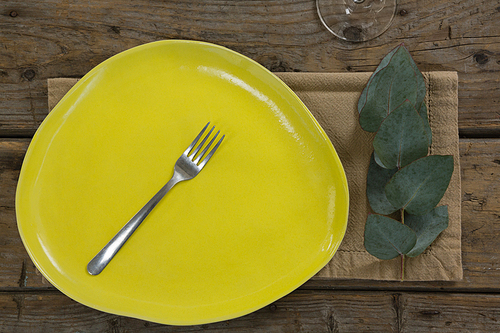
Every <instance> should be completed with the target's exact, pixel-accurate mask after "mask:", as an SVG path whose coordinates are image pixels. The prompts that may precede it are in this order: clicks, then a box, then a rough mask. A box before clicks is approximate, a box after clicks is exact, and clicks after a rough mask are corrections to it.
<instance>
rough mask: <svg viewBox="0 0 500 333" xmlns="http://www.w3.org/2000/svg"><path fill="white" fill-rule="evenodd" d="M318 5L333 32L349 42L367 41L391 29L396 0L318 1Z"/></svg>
mask: <svg viewBox="0 0 500 333" xmlns="http://www.w3.org/2000/svg"><path fill="white" fill-rule="evenodd" d="M316 8H317V10H318V15H319V17H320V19H321V22H322V23H323V25H324V26H325V27H326V28H327V29H328V30H329V31H330V32H331V33H332V34H334V35H335V36H337V37H338V38H340V39H343V40H346V41H349V42H364V41H368V40H370V39H373V38H375V37H378V36H380V35H381V34H382V33H383V32H384V31H386V30H387V28H389V26H390V25H391V22H392V19H393V18H394V15H395V13H396V0H316Z"/></svg>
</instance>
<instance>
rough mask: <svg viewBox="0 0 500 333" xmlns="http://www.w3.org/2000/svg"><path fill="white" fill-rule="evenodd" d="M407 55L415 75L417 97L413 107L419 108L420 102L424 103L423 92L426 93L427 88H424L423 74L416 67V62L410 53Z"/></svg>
mask: <svg viewBox="0 0 500 333" xmlns="http://www.w3.org/2000/svg"><path fill="white" fill-rule="evenodd" d="M408 55H409V56H410V65H411V67H412V68H413V70H414V71H415V77H416V79H417V98H416V101H415V108H416V109H417V110H420V108H421V106H422V104H425V102H424V100H425V94H426V90H427V89H426V85H425V80H424V76H423V75H422V73H421V72H420V70H419V69H418V67H417V64H416V63H415V61H414V60H413V58H412V57H411V55H410V54H409V53H408Z"/></svg>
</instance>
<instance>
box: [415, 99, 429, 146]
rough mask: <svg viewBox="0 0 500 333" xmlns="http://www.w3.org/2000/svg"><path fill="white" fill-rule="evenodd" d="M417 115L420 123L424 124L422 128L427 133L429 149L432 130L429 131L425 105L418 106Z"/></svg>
mask: <svg viewBox="0 0 500 333" xmlns="http://www.w3.org/2000/svg"><path fill="white" fill-rule="evenodd" d="M417 110H418V114H419V115H420V118H422V121H423V122H424V128H425V132H426V133H427V139H428V140H429V144H428V145H429V147H430V146H431V144H432V130H431V125H430V124H429V115H428V114H427V105H425V103H422V104H420V108H419V109H417Z"/></svg>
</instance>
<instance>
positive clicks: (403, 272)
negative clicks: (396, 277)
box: [401, 254, 405, 282]
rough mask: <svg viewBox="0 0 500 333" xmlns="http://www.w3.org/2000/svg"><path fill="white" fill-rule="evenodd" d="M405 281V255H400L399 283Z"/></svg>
mask: <svg viewBox="0 0 500 333" xmlns="http://www.w3.org/2000/svg"><path fill="white" fill-rule="evenodd" d="M404 279H405V255H404V254H402V255H401V282H403V281H404Z"/></svg>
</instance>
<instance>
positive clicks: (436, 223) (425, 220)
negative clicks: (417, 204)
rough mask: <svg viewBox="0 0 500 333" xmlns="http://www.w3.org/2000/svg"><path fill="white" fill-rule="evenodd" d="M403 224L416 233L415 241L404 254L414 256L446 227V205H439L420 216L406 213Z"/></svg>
mask: <svg viewBox="0 0 500 333" xmlns="http://www.w3.org/2000/svg"><path fill="white" fill-rule="evenodd" d="M405 224H406V225H407V226H408V227H410V228H411V229H412V230H413V231H415V233H416V234H417V243H416V244H415V246H414V247H413V249H411V251H410V252H408V253H407V254H406V255H407V256H409V257H416V256H418V255H419V254H420V253H422V252H424V250H425V249H426V248H427V247H428V246H429V245H431V243H432V242H434V240H435V239H436V237H437V236H439V234H440V233H441V232H442V231H443V230H444V229H446V228H447V227H448V206H439V207H436V208H434V209H433V210H431V211H430V212H429V213H427V214H425V215H421V216H417V215H410V214H408V215H406V216H405Z"/></svg>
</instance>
